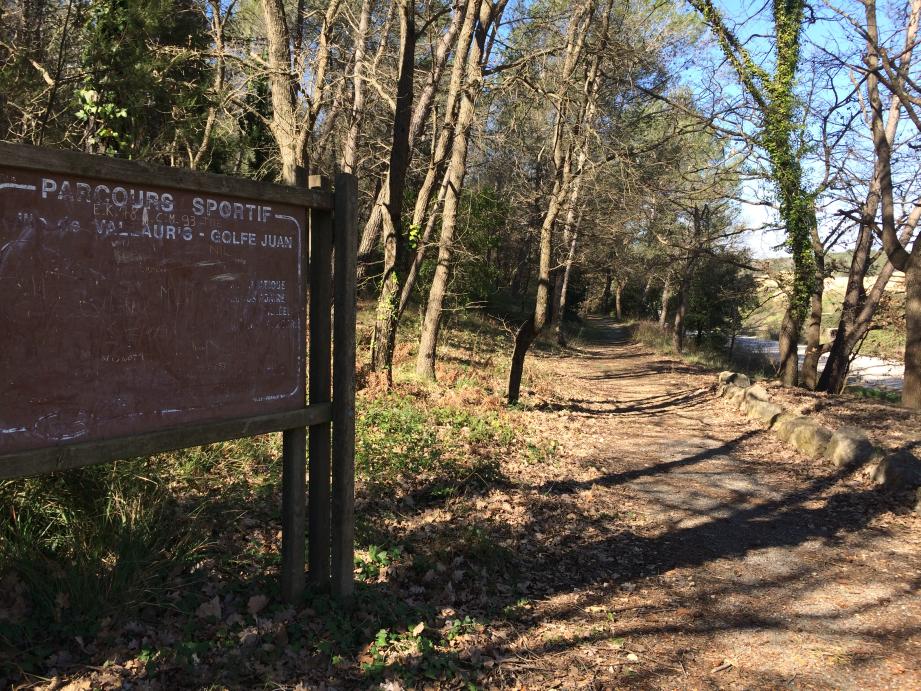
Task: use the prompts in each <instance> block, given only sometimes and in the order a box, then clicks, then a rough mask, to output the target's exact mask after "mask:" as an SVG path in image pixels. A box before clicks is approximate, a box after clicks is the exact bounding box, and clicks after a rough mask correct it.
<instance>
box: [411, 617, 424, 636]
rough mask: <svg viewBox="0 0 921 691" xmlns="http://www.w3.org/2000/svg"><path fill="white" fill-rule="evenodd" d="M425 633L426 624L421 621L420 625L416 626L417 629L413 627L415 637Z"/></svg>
mask: <svg viewBox="0 0 921 691" xmlns="http://www.w3.org/2000/svg"><path fill="white" fill-rule="evenodd" d="M423 631H425V622H424V621H420V622H419V623H418V624H416V625H415V627H413V636H418V635H419V634H421V633H422V632H423Z"/></svg>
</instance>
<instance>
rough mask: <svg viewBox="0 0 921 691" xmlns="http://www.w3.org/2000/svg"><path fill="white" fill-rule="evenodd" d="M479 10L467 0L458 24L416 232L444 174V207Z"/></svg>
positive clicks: (409, 285) (425, 240)
mask: <svg viewBox="0 0 921 691" xmlns="http://www.w3.org/2000/svg"><path fill="white" fill-rule="evenodd" d="M478 10H479V0H467V5H466V7H465V8H464V10H463V17H464V21H463V24H462V25H461V29H460V32H459V33H458V34H457V47H456V48H455V50H454V56H455V59H454V64H453V65H452V67H451V79H450V81H449V83H448V93H447V96H446V97H445V115H444V118H443V122H442V126H441V130H440V132H439V134H438V138H437V141H436V143H435V144H434V150H433V151H432V157H431V159H430V160H429V166H428V170H427V171H426V176H425V179H424V180H423V182H422V186H421V187H420V189H419V191H418V194H417V195H416V204H415V206H414V208H413V220H412V225H413V228H414V229H416V231H417V232H418V229H419V226H420V225H421V224H422V220H423V218H425V214H426V212H427V211H428V210H429V206H430V204H429V202H430V197H431V192H432V186H433V183H434V180H435V176H436V175H437V174H438V173H439V172H441V173H443V178H442V181H441V185H440V187H439V191H438V204H436V208H437V206H438V205H441V206H443V205H444V200H445V195H446V194H447V190H448V186H449V184H450V179H451V173H450V171H446V170H444V168H445V167H444V162H445V158H446V156H447V152H448V150H449V145H450V144H451V143H452V140H453V137H454V132H455V127H456V126H457V118H458V115H459V113H458V102H459V100H460V95H461V88H462V87H463V77H464V71H465V67H466V60H465V59H464V58H465V56H467V55H468V54H469V52H470V42H471V41H472V39H473V30H474V28H475V25H476V20H477V17H478V14H479V11H478ZM435 221H436V214H435V213H431V214H429V215H428V219H427V220H426V223H425V230H424V231H423V232H422V234H421V237H420V238H419V239H418V245H417V248H416V252H415V254H414V255H413V259H412V264H411V265H410V267H409V271H408V272H407V275H406V281H405V282H404V284H403V290H402V293H401V294H400V307H399V316H400V317H401V318H402V316H403V312H404V311H405V310H406V306H407V305H408V304H409V299H410V297H411V296H412V291H413V289H414V288H415V286H416V280H417V278H418V277H419V268H420V267H421V266H422V261H423V260H424V259H425V255H426V252H427V251H428V248H429V241H430V239H431V237H432V233H433V231H434V228H435Z"/></svg>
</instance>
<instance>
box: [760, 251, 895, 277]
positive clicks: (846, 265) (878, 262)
mask: <svg viewBox="0 0 921 691" xmlns="http://www.w3.org/2000/svg"><path fill="white" fill-rule="evenodd" d="M853 256H854V252H853V250H847V251H845V252H829V253H828V254H827V255H826V256H825V266H826V268H827V269H829V270H831V271H833V272H834V273H835V274H844V275H847V272H848V270H849V269H850V268H851V260H852V259H853ZM762 261H763V263H764V264H765V265H766V266H767V267H768V270H769V271H793V259H792V258H790V257H773V258H771V259H764V260H762ZM885 261H886V257H885V255H884V254H883V253H882V252H880V253H879V254H878V256H877V257H876V259H875V261H874V262H873V264H872V265H871V266H870V271H869V272H868V274H867V275H868V276H876V275H878V274H879V272H880V269H882V268H883V264H884V263H885Z"/></svg>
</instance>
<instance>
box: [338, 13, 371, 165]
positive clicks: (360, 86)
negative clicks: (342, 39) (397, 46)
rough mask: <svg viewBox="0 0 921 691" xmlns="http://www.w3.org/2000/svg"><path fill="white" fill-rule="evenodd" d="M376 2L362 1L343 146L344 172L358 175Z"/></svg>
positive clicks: (356, 33)
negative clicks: (350, 109)
mask: <svg viewBox="0 0 921 691" xmlns="http://www.w3.org/2000/svg"><path fill="white" fill-rule="evenodd" d="M373 9H374V0H362V3H361V14H360V16H359V18H358V30H357V31H356V32H355V67H354V68H353V70H354V72H353V74H352V112H351V115H350V118H349V129H348V132H347V133H346V137H345V143H344V144H343V145H342V172H344V173H351V174H352V175H355V174H356V173H357V166H358V134H359V132H360V130H361V123H362V120H363V119H364V112H365V76H364V70H365V53H366V51H367V42H368V28H369V26H370V24H371V11H372V10H373Z"/></svg>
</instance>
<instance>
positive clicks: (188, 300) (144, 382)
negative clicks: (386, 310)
mask: <svg viewBox="0 0 921 691" xmlns="http://www.w3.org/2000/svg"><path fill="white" fill-rule="evenodd" d="M355 190H356V185H355V180H354V178H353V177H352V176H347V175H340V176H337V178H336V189H335V194H330V193H329V192H327V191H325V190H323V189H321V188H318V187H314V188H311V189H298V188H292V187H282V186H279V185H271V184H265V183H259V182H254V181H251V180H242V179H234V178H228V177H223V176H217V175H208V174H203V173H197V172H193V171H187V170H179V169H171V168H161V167H156V166H150V165H145V164H140V163H133V162H128V161H121V160H115V159H109V158H103V157H97V156H87V155H84V154H77V153H72V152H63V151H51V150H45V149H37V148H33V147H27V146H18V145H11V144H2V143H0V478H12V477H20V476H26V475H36V474H40V473H46V472H51V471H55V470H63V469H67V468H75V467H78V466H82V465H88V464H92V463H102V462H106V461H111V460H115V459H119V458H130V457H135V456H143V455H149V454H153V453H159V452H163V451H169V450H174V449H179V448H184V447H188V446H197V445H201V444H208V443H212V442H216V441H223V440H227V439H234V438H239V437H246V436H253V435H257V434H265V433H268V432H278V431H281V432H283V435H284V436H283V439H284V443H283V454H282V455H283V472H282V477H283V480H282V485H283V486H282V528H283V538H282V574H281V583H282V594H283V597H284V598H285V599H286V600H287V601H289V602H294V601H296V600H297V599H298V598H299V597H300V595H301V593H302V592H303V586H304V531H305V523H306V513H307V510H306V501H305V500H306V496H305V484H306V477H305V476H306V462H305V458H306V452H307V448H306V447H307V441H306V434H305V430H306V428H308V427H309V428H310V461H311V463H310V483H309V492H310V519H311V522H310V527H309V535H310V538H309V539H310V567H311V574H312V580H313V582H314V583H315V584H316V585H317V586H321V587H326V586H327V585H328V584H329V582H330V577H331V573H330V560H331V558H332V559H339V560H340V561H339V562H334V563H333V570H332V576H333V577H334V579H335V580H334V581H333V585H334V593H336V594H338V595H342V596H346V595H348V594H349V593H350V592H351V577H352V568H351V564H350V565H349V568H348V569H347V573H345V571H344V570H343V569H344V566H343V564H344V559H345V558H346V553H348V555H349V556H348V558H349V559H351V556H350V555H351V553H352V545H351V542H349V544H348V545H346V544H345V540H346V539H347V540H349V541H350V540H351V539H352V522H353V501H352V496H351V493H352V491H353V487H354V479H353V476H352V473H353V472H354V458H353V455H354V392H355V389H354V365H355V284H354V277H353V278H352V279H351V280H348V279H347V277H342V276H339V270H338V269H341V270H343V271H344V270H346V268H347V267H349V266H351V267H352V273H353V274H354V264H355V252H356V247H357V241H356V239H355V211H354V209H355V206H356V203H357V202H356V192H355ZM334 248H335V255H336V263H337V272H336V283H337V285H336V291H334V292H333V295H332V297H333V303H334V305H335V324H334V325H331V323H330V321H331V320H330V309H329V308H330V297H331V284H332V280H333V273H332V255H333V249H334ZM308 292H309V296H310V299H309V302H310V328H309V332H308V328H307V304H306V303H307V295H308ZM333 332H334V333H335V338H336V340H335V344H334V345H335V354H334V357H335V366H334V376H333V378H332V380H333V381H332V386H333V387H334V395H333V397H332V398H331V397H330V387H331V377H330V367H331V360H332V358H333V353H332V346H333V343H332V333H333ZM308 342H309V350H306V345H307V343H308ZM305 351H306V352H305ZM308 370H309V396H310V400H309V404H308V402H307V400H306V394H307V390H306V389H307V387H308V384H307V374H308ZM331 423H332V430H331V428H330V426H331ZM331 433H332V435H333V437H334V438H335V443H334V444H333V448H335V449H336V451H335V460H334V462H332V463H331V461H330V456H331V444H330V434H331ZM344 472H347V473H349V477H347V478H346V477H342V475H341V474H342V473H344ZM331 473H332V474H331ZM331 483H332V487H333V490H332V492H331ZM332 493H334V496H335V513H332V508H331V496H332ZM334 540H335V542H333V541H334Z"/></svg>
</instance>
